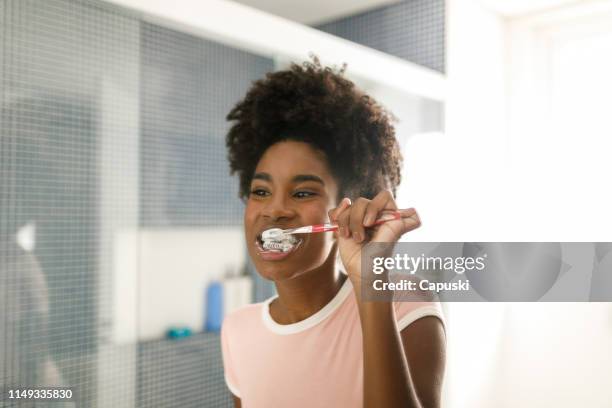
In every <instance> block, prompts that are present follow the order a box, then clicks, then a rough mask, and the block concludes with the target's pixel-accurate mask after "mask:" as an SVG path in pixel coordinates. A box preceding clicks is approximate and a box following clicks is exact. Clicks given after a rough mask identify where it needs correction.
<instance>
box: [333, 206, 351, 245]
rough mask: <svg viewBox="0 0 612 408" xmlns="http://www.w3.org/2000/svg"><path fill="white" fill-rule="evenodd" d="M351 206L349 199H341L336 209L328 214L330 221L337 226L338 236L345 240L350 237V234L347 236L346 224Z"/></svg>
mask: <svg viewBox="0 0 612 408" xmlns="http://www.w3.org/2000/svg"><path fill="white" fill-rule="evenodd" d="M351 205H352V202H351V200H350V198H348V197H345V198H343V199H342V201H340V204H339V205H338V207H336V208H334V209H333V210H331V211H330V212H329V219H330V221H331V222H335V223H337V224H338V236H341V237H347V238H348V236H350V233H349V235H347V231H348V227H347V224H348V219H349V213H350V207H351Z"/></svg>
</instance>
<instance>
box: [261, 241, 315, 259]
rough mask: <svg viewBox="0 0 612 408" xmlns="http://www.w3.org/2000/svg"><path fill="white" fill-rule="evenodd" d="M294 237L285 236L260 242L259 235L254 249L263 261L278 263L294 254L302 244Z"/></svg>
mask: <svg viewBox="0 0 612 408" xmlns="http://www.w3.org/2000/svg"><path fill="white" fill-rule="evenodd" d="M302 241H303V240H302V239H300V238H297V237H296V236H295V235H285V236H282V237H278V238H277V239H273V240H265V241H264V240H262V238H261V234H258V235H257V238H256V239H255V247H256V248H257V251H258V252H259V255H260V256H261V258H262V259H263V260H265V261H280V260H283V259H285V258H286V257H288V256H289V255H290V254H292V253H293V252H295V251H296V250H297V249H298V248H299V247H300V245H301V244H302Z"/></svg>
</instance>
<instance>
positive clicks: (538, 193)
mask: <svg viewBox="0 0 612 408" xmlns="http://www.w3.org/2000/svg"><path fill="white" fill-rule="evenodd" d="M311 52H313V53H315V54H317V55H318V56H319V57H320V58H321V60H322V61H323V63H325V64H335V65H341V64H342V63H344V62H346V63H348V71H347V75H348V76H349V77H350V78H351V79H352V80H354V81H355V82H356V83H357V84H358V85H359V86H360V87H362V88H363V89H365V90H366V91H367V92H369V93H370V94H371V95H373V96H374V97H375V98H377V99H378V100H379V101H380V102H381V103H382V104H383V105H385V106H386V107H388V108H389V109H390V110H391V111H392V112H393V113H394V114H395V116H396V117H397V118H398V119H399V122H398V124H397V135H398V139H399V140H400V143H401V146H402V149H403V154H404V158H405V169H404V173H403V180H404V181H403V183H402V186H401V188H400V191H399V194H398V200H399V202H400V204H401V205H402V206H406V207H407V206H414V207H416V208H417V209H418V210H419V212H420V214H421V217H422V219H423V226H422V227H421V228H420V229H419V230H417V231H414V232H412V233H410V234H409V236H406V238H405V239H407V240H411V241H432V242H439V241H554V242H558V241H588V242H590V241H604V242H605V241H612V213H610V211H609V208H612V196H611V194H610V188H609V187H605V186H606V185H609V175H610V174H612V161H611V160H610V152H612V141H611V136H612V123H611V122H610V121H609V119H608V117H609V113H608V110H609V107H610V105H611V102H612V101H611V95H612V81H611V80H610V77H609V76H610V72H612V2H611V1H604V0H601V1H587V0H584V1H576V0H530V1H527V0H507V1H506V0H404V1H396V0H351V1H348V0H335V1H333V2H330V1H320V0H311V1H308V2H306V1H287V0H243V1H239V2H232V1H223V0H207V1H195V0H173V1H167V0H166V1H163V0H158V1H151V0H112V1H97V0H95V1H94V0H1V1H0V59H1V62H0V84H1V85H0V86H1V111H0V299H1V300H0V333H1V334H0V370H1V371H0V376H1V378H2V383H1V386H3V387H4V386H22V387H23V386H27V385H30V386H33V385H49V386H51V385H55V386H70V387H74V389H75V393H76V399H77V401H78V403H79V405H78V406H85V407H111V406H112V407H119V408H120V407H196V406H197V407H229V406H231V402H230V401H231V399H230V394H229V391H228V390H227V388H226V386H225V383H224V380H223V368H222V362H221V354H220V345H219V336H218V329H219V324H220V321H221V319H222V317H223V313H224V312H225V313H227V312H228V311H230V310H232V309H233V308H235V307H239V306H240V305H242V304H244V303H248V302H255V301H262V300H264V299H266V298H268V297H269V296H271V295H273V294H274V288H273V286H272V285H271V284H270V283H269V282H264V281H262V280H261V279H259V278H258V277H257V275H256V273H255V272H254V271H253V268H252V267H251V266H250V264H249V261H248V259H247V258H248V257H247V255H246V249H245V246H244V243H243V237H242V210H243V206H242V203H241V202H240V201H239V200H238V198H237V191H238V184H237V180H235V179H234V178H231V177H230V176H229V174H228V165H227V161H226V152H225V145H224V136H225V132H226V131H227V129H228V124H227V123H226V122H225V119H224V118H225V115H226V114H227V112H228V111H229V109H230V108H231V107H232V106H233V104H234V103H236V102H237V101H238V100H239V99H240V98H241V97H242V96H243V95H244V93H245V92H246V90H247V89H248V87H249V86H250V84H251V82H252V81H254V80H256V79H259V78H261V77H263V76H264V75H265V73H266V72H269V71H273V70H276V69H282V68H284V67H286V66H287V64H288V63H290V62H291V61H297V62H301V61H304V60H306V59H308V56H309V54H310V53H311ZM606 248H607V247H606ZM606 248H604V249H603V250H602V251H603V252H602V253H596V254H595V253H594V254H593V262H598V261H601V259H603V258H604V257H606V256H607V257H610V256H612V254H611V253H610V251H609V249H610V248H607V249H608V252H606V251H605V249H606ZM608 265H609V263H608ZM604 273H607V274H609V273H612V271H609V270H606V271H604ZM597 285H598V283H597V282H593V283H592V287H591V288H585V291H589V290H590V291H593V288H594V287H595V286H597ZM608 290H612V289H608ZM444 309H445V313H446V317H447V330H448V332H447V334H448V362H447V372H446V378H445V388H444V406H445V407H450V408H463V407H465V408H468V407H469V408H478V407H493V406H494V407H502V408H503V407H515V406H522V407H548V406H555V407H561V408H565V407H567V408H569V407H572V408H573V407H576V406H588V407H591V408H596V407H602V408H603V407H610V406H611V405H610V404H611V403H610V401H612V375H610V367H612V304H610V303H604V302H600V303H597V302H591V303H569V302H568V303H514V304H510V303H453V304H445V305H444ZM2 404H4V405H2V406H12V405H11V404H10V403H9V402H6V401H5V402H2ZM31 405H32V406H33V404H31ZM15 406H17V405H15ZM19 406H28V405H27V404H22V405H19ZM37 406H40V405H37ZM55 406H56V405H55Z"/></svg>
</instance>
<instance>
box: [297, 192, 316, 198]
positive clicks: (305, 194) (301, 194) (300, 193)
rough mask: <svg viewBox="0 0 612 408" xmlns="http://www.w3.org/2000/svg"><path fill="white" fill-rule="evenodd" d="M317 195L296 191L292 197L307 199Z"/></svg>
mask: <svg viewBox="0 0 612 408" xmlns="http://www.w3.org/2000/svg"><path fill="white" fill-rule="evenodd" d="M315 195H317V194H316V193H313V192H311V191H296V192H295V193H294V194H293V196H294V197H295V198H308V197H312V196H315Z"/></svg>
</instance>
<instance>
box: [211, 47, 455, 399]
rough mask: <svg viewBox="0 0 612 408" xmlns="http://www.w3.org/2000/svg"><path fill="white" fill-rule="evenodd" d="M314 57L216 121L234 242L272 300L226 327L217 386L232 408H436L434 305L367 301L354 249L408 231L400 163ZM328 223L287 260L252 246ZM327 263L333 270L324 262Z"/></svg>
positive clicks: (362, 101)
mask: <svg viewBox="0 0 612 408" xmlns="http://www.w3.org/2000/svg"><path fill="white" fill-rule="evenodd" d="M343 73H344V68H342V69H341V70H336V69H333V68H329V67H322V66H321V64H320V63H319V61H318V60H317V59H315V60H314V62H312V63H310V62H307V63H304V64H302V65H295V64H293V65H292V66H291V68H290V69H288V70H285V71H279V72H274V73H270V74H268V75H267V76H266V78H265V79H262V80H259V81H257V82H255V83H254V84H253V86H252V88H251V89H250V90H249V91H248V93H247V94H246V96H245V98H244V99H243V100H242V101H240V102H239V103H238V104H237V105H236V106H235V107H234V108H233V109H232V111H231V112H230V113H229V115H228V117H227V118H228V120H230V121H233V125H232V127H231V129H230V131H229V133H228V135H227V146H228V149H229V160H230V165H231V170H232V172H233V173H238V175H239V177H240V194H241V196H242V197H243V198H244V199H245V200H246V208H245V213H244V227H245V237H246V243H247V247H248V251H249V254H250V256H251V259H252V260H253V263H254V265H255V267H256V269H257V271H258V272H259V274H260V275H261V276H263V277H264V278H266V279H270V280H272V281H274V283H275V285H276V289H277V292H278V296H275V297H273V298H270V299H268V300H266V301H264V302H263V303H257V304H253V305H249V306H246V307H244V308H242V309H239V310H237V311H235V312H233V313H232V314H230V315H229V316H227V317H226V318H225V321H224V323H223V328H222V349H223V361H224V366H225V379H226V382H227V385H228V387H229V389H230V391H231V392H232V394H233V396H234V401H235V405H236V406H237V407H241V406H242V407H248V408H272V407H274V408H276V407H309V408H315V407H326V408H327V407H333V408H336V407H338V408H349V407H359V408H361V407H376V408H392V407H419V408H425V407H428V408H429V407H439V406H440V394H441V387H442V378H443V373H444V365H445V341H446V340H445V332H444V326H443V320H442V314H441V311H440V306H439V304H438V303H435V302H401V303H400V302H368V301H366V300H365V299H362V297H361V287H362V285H363V284H365V283H363V282H362V279H364V277H365V279H367V277H368V276H370V274H371V271H362V270H361V250H362V248H363V246H364V245H365V244H366V243H368V242H396V241H397V240H398V239H399V238H400V237H401V235H402V234H404V233H406V232H408V231H410V230H412V229H414V228H416V227H418V226H419V224H420V221H419V218H418V216H417V214H416V212H415V211H414V209H409V210H405V211H403V212H402V218H401V219H400V220H395V221H389V222H386V223H385V224H382V225H379V226H376V227H373V226H372V224H373V222H374V220H376V218H377V217H379V216H380V214H381V213H383V212H384V211H388V210H396V209H397V205H396V203H395V200H394V194H395V188H396V186H397V185H398V184H399V181H400V165H401V155H400V152H399V149H398V143H397V141H396V139H395V134H394V129H393V126H392V125H391V120H390V114H388V113H387V112H386V111H385V110H384V109H383V108H382V107H381V106H380V105H378V104H377V103H376V102H375V101H374V100H373V99H372V98H370V97H368V96H367V95H365V94H363V93H362V92H360V91H359V90H358V89H357V88H356V87H355V86H354V84H353V83H352V82H350V81H349V80H347V79H346V78H344V76H343ZM330 221H331V222H337V223H338V225H339V227H340V228H339V230H338V232H335V233H329V232H328V233H317V234H309V235H306V234H302V235H297V237H298V238H299V241H298V242H297V244H295V245H294V246H293V247H292V248H291V249H289V250H288V251H287V252H275V251H270V250H266V249H264V248H263V246H262V240H261V234H262V232H263V231H265V230H267V229H269V228H275V227H276V228H283V229H284V228H292V227H298V226H304V225H312V224H320V223H324V222H330ZM337 258H339V261H338V262H337Z"/></svg>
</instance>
